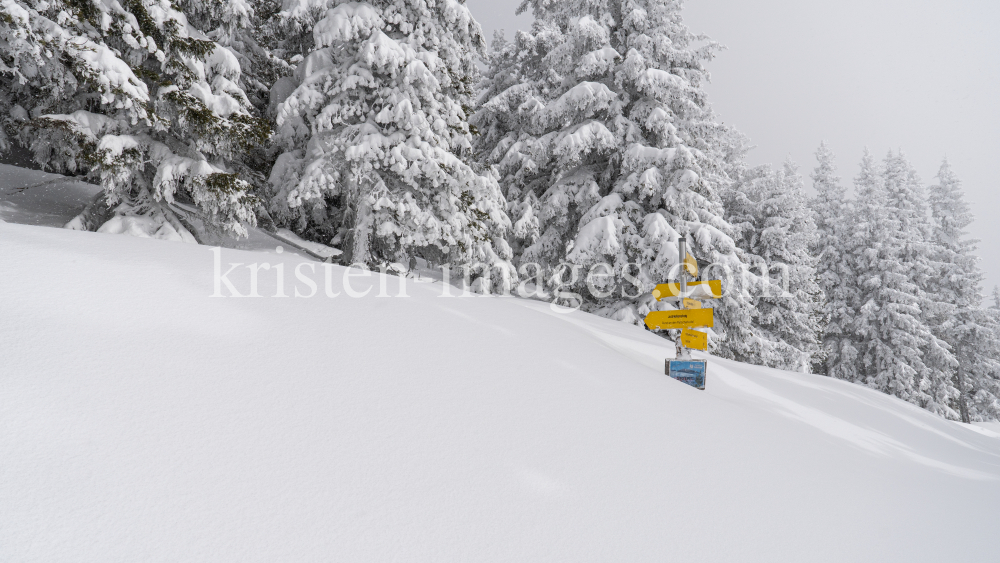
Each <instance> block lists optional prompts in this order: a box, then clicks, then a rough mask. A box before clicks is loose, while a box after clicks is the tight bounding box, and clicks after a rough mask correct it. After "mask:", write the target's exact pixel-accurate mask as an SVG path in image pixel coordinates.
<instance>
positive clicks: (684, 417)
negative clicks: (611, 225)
mask: <svg viewBox="0 0 1000 563" xmlns="http://www.w3.org/2000/svg"><path fill="white" fill-rule="evenodd" d="M221 258H222V262H223V263H224V264H229V263H244V264H249V263H262V262H268V263H269V264H270V266H271V268H270V269H269V270H260V272H259V293H260V294H261V295H264V296H270V295H274V294H275V293H276V291H277V289H278V288H277V287H276V282H275V280H276V277H275V275H276V273H277V270H276V267H277V266H278V265H279V264H282V265H283V268H282V269H283V273H284V279H285V288H284V291H285V293H287V294H289V295H293V290H294V289H295V288H299V290H300V291H302V292H307V291H306V288H305V287H304V286H303V284H301V283H300V282H298V281H297V280H296V278H295V277H294V274H293V272H294V270H295V268H296V266H297V265H298V264H300V263H303V262H304V259H303V258H302V257H299V256H294V255H290V254H289V253H285V254H281V255H275V254H264V253H260V252H245V251H237V250H227V249H224V250H222V251H221ZM213 260H214V253H213V252H212V250H211V249H209V248H206V247H204V246H196V245H186V244H175V243H171V242H163V241H157V240H150V239H136V238H132V237H123V236H109V235H106V234H97V233H87V232H74V231H67V230H58V229H46V228H41V227H36V226H26V225H15V224H11V223H0V263H2V264H3V275H2V276H0V352H2V353H0V460H2V461H0V507H2V508H0V560H3V561H22V562H27V561H45V562H58V561H75V562H78V561H140V560H141V561H213V562H221V561H240V562H249V561H390V560H400V561H435V562H439V561H542V560H545V561H623V562H626V561H627V562H638V561H685V562H686V561H719V562H737V561H738V562H754V561H760V562H768V563H776V562H801V561H831V562H833V561H836V562H843V561H909V562H912V561H986V560H991V559H993V558H995V557H996V554H997V540H996V530H997V529H998V525H1000V511H998V510H997V507H998V506H1000V438H998V437H997V434H994V433H992V432H989V431H987V430H984V429H973V428H968V427H963V426H962V425H959V424H955V423H952V422H949V421H946V420H943V419H940V418H937V417H935V416H933V415H931V414H929V413H926V412H923V411H921V410H920V409H918V408H916V407H913V406H911V405H908V404H906V403H903V402H901V401H899V400H896V399H893V398H890V397H887V396H884V395H881V394H878V393H876V392H873V391H870V390H868V389H865V388H862V387H858V386H854V385H851V384H847V383H844V382H841V381H837V380H831V379H828V378H824V377H819V376H811V375H800V374H792V373H788V372H781V371H777V370H771V369H766V368H759V367H753V366H747V365H743V364H737V363H733V362H729V361H725V360H720V359H716V358H712V359H710V362H709V372H708V386H707V389H706V390H705V391H698V390H695V389H693V388H690V387H687V386H685V385H684V384H681V383H678V382H676V381H673V380H670V379H669V378H667V377H666V376H664V375H663V360H664V358H665V357H668V356H669V355H672V346H671V345H670V344H669V343H668V342H666V341H664V340H662V339H660V338H658V337H657V336H655V335H653V334H651V333H647V332H645V331H643V330H641V329H639V328H636V327H633V326H629V325H626V324H624V323H616V322H613V321H609V320H605V319H601V318H597V317H594V316H591V315H587V314H583V313H572V314H558V313H555V312H553V311H552V310H551V309H550V308H549V306H548V305H547V304H545V303H539V302H533V301H527V300H519V299H514V298H505V297H468V298H459V297H451V298H447V297H441V296H440V295H441V294H442V293H443V286H442V285H441V283H440V282H428V283H418V282H419V281H420V280H413V279H410V280H407V285H406V293H407V294H408V295H409V297H405V298H404V297H395V296H396V295H397V294H398V291H399V288H398V285H399V283H400V279H399V278H396V277H388V278H387V279H382V278H380V276H378V275H377V274H376V275H372V276H371V277H367V278H365V277H360V276H358V277H353V278H350V283H351V284H352V288H353V289H354V290H361V291H363V290H364V289H366V288H369V287H370V288H371V291H370V293H368V294H367V296H366V297H363V298H348V297H347V296H346V295H345V292H344V289H345V288H344V287H343V269H342V268H339V267H333V269H332V270H331V272H332V273H333V275H332V276H331V290H333V291H334V292H339V293H340V296H338V297H334V298H328V297H326V296H325V291H324V290H325V288H324V287H323V285H322V277H321V276H320V275H319V272H322V268H323V267H322V266H321V265H318V264H316V266H317V274H316V275H315V276H313V279H315V280H318V281H320V282H321V284H320V285H319V288H318V294H317V295H316V296H315V297H312V298H308V299H304V298H295V297H288V298H273V297H262V298H259V299H252V298H242V299H239V298H229V297H226V298H211V297H209V295H210V294H212V292H213V275H214V262H213ZM312 264H315V263H312ZM226 267H228V266H226ZM303 269H304V270H305V271H308V268H307V267H303ZM248 272H249V271H248V270H247V269H246V268H245V267H240V268H238V269H237V270H234V273H233V274H232V275H231V276H230V278H231V279H232V280H233V283H234V285H235V286H238V287H243V288H246V287H247V285H246V284H247V283H248V280H249V278H248V276H249V273H248ZM381 283H384V284H385V287H386V289H385V293H386V294H388V295H390V296H393V297H379V296H378V295H379V294H380V293H382V291H381V290H380V289H381V288H380V284H381ZM241 284H242V285H241ZM451 293H452V294H453V295H457V294H459V293H460V292H459V291H457V290H456V289H454V288H452V290H451Z"/></svg>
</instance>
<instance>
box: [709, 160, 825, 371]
mask: <svg viewBox="0 0 1000 563" xmlns="http://www.w3.org/2000/svg"><path fill="white" fill-rule="evenodd" d="M725 199H726V208H727V215H726V216H727V219H728V220H729V222H730V223H732V225H733V228H734V229H735V232H736V237H735V239H736V244H737V245H738V246H739V247H740V248H741V249H743V251H744V252H745V258H746V260H747V261H748V262H749V263H750V265H751V266H755V267H756V268H758V269H759V272H760V276H759V277H755V278H754V280H755V281H758V282H759V283H758V284H756V286H755V287H753V288H752V291H751V292H750V295H751V299H752V303H753V305H754V310H755V314H754V320H753V323H754V327H755V328H756V330H755V331H754V335H753V337H754V338H755V339H757V341H758V342H756V343H755V345H757V346H760V348H761V353H760V357H761V363H762V364H763V365H767V366H770V367H776V368H780V369H787V370H792V371H801V372H808V371H810V370H811V368H812V365H813V364H814V362H816V361H818V360H820V358H818V356H819V353H820V341H819V338H820V327H819V320H820V309H821V307H822V301H823V299H822V291H821V290H820V288H819V285H818V284H817V282H816V270H815V263H816V260H815V258H813V256H812V254H811V252H810V246H812V245H814V244H815V240H816V238H817V234H816V226H815V223H814V222H813V218H812V213H811V211H810V210H809V208H808V207H807V206H806V201H805V193H804V189H803V185H802V179H801V177H800V176H799V174H798V172H797V168H796V166H795V164H794V163H792V162H791V161H788V162H785V164H784V165H783V167H782V169H781V170H777V171H775V170H772V169H771V167H770V166H758V167H755V168H750V169H745V170H743V171H742V172H741V173H739V174H738V175H737V176H736V178H735V183H734V185H733V189H732V190H730V191H729V192H728V194H727V197H726V198H725Z"/></svg>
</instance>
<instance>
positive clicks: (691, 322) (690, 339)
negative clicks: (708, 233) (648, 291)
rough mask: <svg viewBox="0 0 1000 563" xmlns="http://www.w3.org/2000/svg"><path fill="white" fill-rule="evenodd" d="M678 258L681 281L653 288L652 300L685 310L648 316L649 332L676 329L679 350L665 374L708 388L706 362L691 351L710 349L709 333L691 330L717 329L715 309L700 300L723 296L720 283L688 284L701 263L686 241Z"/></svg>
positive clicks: (679, 247)
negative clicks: (706, 383)
mask: <svg viewBox="0 0 1000 563" xmlns="http://www.w3.org/2000/svg"><path fill="white" fill-rule="evenodd" d="M677 256H678V258H679V262H680V280H679V281H677V282H671V283H661V284H659V285H657V286H656V288H654V289H653V298H655V299H656V300H657V301H662V300H664V299H669V300H675V301H678V302H679V303H678V304H679V305H680V306H681V307H682V308H681V309H678V310H673V311H650V312H649V314H648V315H646V319H645V322H646V327H647V328H648V329H649V330H674V331H677V332H676V333H675V337H674V344H675V346H676V347H677V353H676V355H675V359H673V360H667V361H666V372H667V375H669V376H670V377H672V378H674V379H676V380H678V381H682V382H684V383H687V384H688V385H691V386H693V387H696V388H698V389H705V375H706V371H707V369H706V368H707V367H708V364H707V361H706V360H692V359H691V353H690V352H688V349H692V350H708V334H706V333H704V332H701V331H698V330H690V329H692V328H700V327H713V326H715V316H714V312H715V311H714V310H713V309H703V308H702V304H701V301H699V300H698V299H718V298H720V297H722V281H721V280H703V281H691V282H689V281H688V275H689V274H690V275H691V276H692V277H696V276H697V275H698V262H697V261H696V260H695V259H694V256H692V255H691V254H690V253H689V252H688V251H687V239H686V238H685V237H681V238H680V239H678V241H677ZM678 329H680V330H678Z"/></svg>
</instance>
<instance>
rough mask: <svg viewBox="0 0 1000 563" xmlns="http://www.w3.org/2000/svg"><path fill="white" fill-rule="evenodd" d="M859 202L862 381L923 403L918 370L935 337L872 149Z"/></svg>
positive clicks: (858, 182) (860, 179)
mask: <svg viewBox="0 0 1000 563" xmlns="http://www.w3.org/2000/svg"><path fill="white" fill-rule="evenodd" d="M854 185H855V189H856V190H857V203H856V205H855V208H854V220H853V221H852V223H853V229H854V230H853V233H852V235H853V236H854V237H856V242H855V244H856V248H857V252H856V254H855V255H854V256H853V257H852V261H853V263H854V270H855V272H856V273H857V276H858V290H859V299H858V303H859V308H858V311H857V316H856V318H855V322H854V331H855V334H856V337H857V339H858V352H859V354H858V363H859V374H858V378H859V379H858V381H859V382H860V383H864V384H865V385H868V386H869V387H872V388H874V389H877V390H879V391H882V392H884V393H888V394H890V395H895V396H896V397H899V398H901V399H903V400H906V401H910V402H913V403H919V402H920V400H921V399H923V396H922V395H921V393H920V392H919V389H917V388H916V382H917V378H918V374H920V373H921V372H923V371H924V369H925V367H924V364H923V362H922V361H921V356H922V355H923V352H922V350H921V349H922V347H923V344H924V342H926V341H927V339H929V338H931V334H930V331H929V330H928V329H927V327H926V326H924V324H923V322H922V321H921V320H920V306H919V298H918V295H917V293H918V291H919V290H918V288H917V287H916V285H915V284H913V282H911V281H910V278H909V271H908V267H907V265H906V264H904V263H903V262H902V261H901V256H902V254H903V252H904V250H905V241H903V240H902V239H901V238H900V232H901V227H900V221H899V219H898V218H897V217H896V216H895V214H894V213H889V212H887V208H888V206H889V197H888V194H887V193H886V190H885V185H884V182H883V175H882V173H881V170H879V167H878V164H877V163H876V161H875V159H874V158H873V157H872V155H871V153H870V152H868V150H867V149H866V150H865V153H864V157H863V158H862V161H861V171H860V173H859V174H858V176H857V177H856V178H855V180H854Z"/></svg>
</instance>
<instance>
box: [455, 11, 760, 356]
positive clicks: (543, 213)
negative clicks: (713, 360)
mask: <svg viewBox="0 0 1000 563" xmlns="http://www.w3.org/2000/svg"><path fill="white" fill-rule="evenodd" d="M529 8H530V9H531V11H532V14H533V15H534V18H535V21H534V24H533V26H532V30H531V32H519V33H517V35H516V36H515V39H514V42H513V43H506V42H504V41H502V40H499V39H498V40H497V41H496V42H495V43H494V47H493V55H492V56H491V59H490V65H489V70H488V71H487V76H486V80H485V82H484V83H483V85H482V95H481V96H480V102H481V106H480V110H479V112H478V113H477V114H476V116H475V118H474V123H475V125H476V126H477V127H478V128H479V130H480V132H481V137H480V138H479V142H478V143H477V147H476V148H477V150H478V151H479V153H480V155H481V157H482V158H483V159H485V161H486V162H487V163H488V164H490V165H493V166H494V167H495V168H496V170H497V171H498V173H499V175H500V178H501V180H500V183H501V185H502V186H503V187H504V189H505V190H506V196H507V199H508V201H509V208H508V209H509V212H510V215H511V220H512V221H513V230H512V247H513V248H514V251H515V255H516V261H517V263H518V264H519V265H520V266H521V268H522V269H523V270H522V271H523V272H524V273H525V275H529V276H530V275H533V271H532V270H531V268H530V264H537V265H539V266H540V269H541V271H542V274H541V277H542V278H543V280H544V281H545V282H546V283H547V284H548V285H549V286H550V287H551V288H553V289H557V288H562V287H569V288H572V290H573V291H574V292H575V293H577V294H579V295H581V296H582V298H583V300H584V308H585V309H587V310H590V311H594V312H596V313H598V314H601V315H604V316H607V317H610V318H615V319H619V320H624V321H628V322H633V323H637V324H638V323H640V322H641V319H642V318H643V317H644V316H645V314H646V313H647V312H648V311H649V309H650V308H652V307H658V306H665V304H664V303H655V302H654V301H653V300H652V298H651V297H650V295H649V293H648V292H649V291H650V290H651V289H652V288H653V286H654V285H655V284H657V283H663V282H665V281H667V280H669V279H676V277H677V274H678V270H679V267H678V244H677V243H678V239H679V238H680V237H682V236H686V237H687V239H688V241H689V244H690V247H691V252H692V254H693V255H694V256H695V257H696V258H697V260H698V261H699V262H700V263H702V264H703V265H706V264H716V265H718V267H716V268H709V269H705V268H703V269H702V277H703V278H708V277H716V278H717V277H723V278H726V277H727V276H725V274H724V272H723V269H725V268H728V269H729V271H730V272H732V273H733V278H734V279H739V277H740V272H741V271H742V270H743V269H744V263H743V261H742V260H741V258H740V255H739V250H738V249H737V247H736V244H735V243H734V241H733V239H732V237H731V227H730V225H729V224H728V223H727V222H726V220H725V218H724V213H723V206H722V201H721V198H720V193H719V192H720V189H722V188H723V187H724V186H725V184H726V183H727V182H729V179H728V177H727V175H726V167H727V166H728V165H729V163H728V162H727V158H730V157H731V156H732V150H731V149H732V145H733V143H732V138H733V135H732V132H731V131H730V130H729V129H728V128H726V127H723V126H721V125H719V124H718V123H717V122H716V120H715V117H714V115H713V114H712V111H711V108H710V107H709V104H708V101H707V97H706V95H705V91H704V89H703V85H704V82H705V80H706V78H707V72H706V69H705V65H706V63H707V62H708V61H709V60H710V59H711V58H712V55H713V52H714V50H715V45H714V44H712V43H710V42H708V41H706V40H705V38H703V37H700V36H696V35H694V34H692V33H691V32H690V31H689V30H688V29H687V27H686V26H685V25H684V23H683V21H682V19H681V3H680V2H679V1H676V0H667V1H663V0H599V1H584V0H579V1H566V2H548V1H544V0H528V1H526V2H524V3H523V4H522V5H521V8H520V9H521V10H527V9H529ZM597 264H609V265H610V268H609V270H605V269H603V268H602V267H601V266H597ZM592 269H593V271H594V273H595V275H594V276H593V277H588V276H587V274H588V272H590V271H592ZM588 281H589V284H588ZM588 285H589V286H590V287H588ZM636 285H638V289H637V288H636ZM730 285H732V287H727V288H726V289H727V292H726V297H725V298H724V299H721V300H716V301H713V303H712V306H713V307H714V308H715V316H716V328H715V333H716V335H717V336H719V337H721V338H719V339H717V340H716V339H714V338H713V342H715V343H716V345H717V346H718V347H717V348H716V351H717V353H720V354H722V355H724V356H728V357H734V358H739V359H749V360H751V361H753V360H754V359H756V354H755V352H754V350H753V349H752V348H751V347H750V342H751V341H752V338H751V334H752V331H753V327H752V326H751V322H750V319H751V311H752V306H751V304H750V303H749V299H748V298H747V296H746V295H744V292H743V291H742V288H739V287H736V283H733V284H730Z"/></svg>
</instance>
